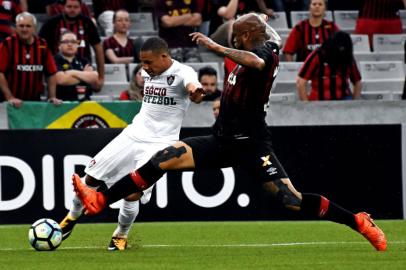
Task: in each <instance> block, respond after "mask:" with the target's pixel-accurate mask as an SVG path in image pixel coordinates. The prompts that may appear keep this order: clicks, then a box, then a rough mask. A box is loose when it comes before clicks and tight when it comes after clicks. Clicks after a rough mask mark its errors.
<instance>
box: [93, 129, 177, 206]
mask: <svg viewBox="0 0 406 270" xmlns="http://www.w3.org/2000/svg"><path fill="white" fill-rule="evenodd" d="M172 143H173V142H165V143H161V142H160V143H157V142H145V141H138V140H135V139H133V138H130V137H128V136H127V135H126V134H125V132H121V133H120V134H119V135H118V136H117V137H115V138H114V139H113V140H112V141H111V142H110V143H109V144H107V145H106V146H105V147H104V148H103V149H102V150H101V151H100V152H99V153H97V155H96V156H95V157H94V158H93V159H92V160H91V161H90V163H89V164H88V165H87V167H86V169H85V173H86V174H88V175H89V176H91V177H93V178H95V179H97V180H100V181H103V182H105V184H106V185H107V187H108V188H110V187H111V186H112V185H113V184H114V183H116V182H117V181H118V180H120V179H121V178H123V177H124V176H125V175H127V174H129V173H130V172H131V171H132V170H135V169H138V168H139V167H141V166H142V165H144V164H145V163H146V162H147V161H148V160H149V159H150V158H151V157H152V156H153V155H154V154H155V153H156V152H158V151H159V150H162V149H164V148H166V147H168V146H170V145H171V144H172ZM151 191H152V187H151V188H148V189H147V190H145V191H144V196H143V197H146V198H148V199H149V197H151ZM146 198H143V199H146ZM143 201H144V200H143Z"/></svg>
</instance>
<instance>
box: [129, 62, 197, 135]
mask: <svg viewBox="0 0 406 270" xmlns="http://www.w3.org/2000/svg"><path fill="white" fill-rule="evenodd" d="M172 61H173V64H172V66H171V67H170V68H169V69H167V70H166V71H164V72H163V73H162V74H161V75H158V76H155V77H151V76H149V75H148V74H147V73H146V72H145V71H144V70H143V71H142V73H141V76H142V77H143V78H144V81H145V82H144V98H143V101H142V106H141V110H140V112H139V113H138V114H137V115H136V116H135V117H134V119H133V121H132V123H131V124H130V125H129V126H128V127H127V128H126V129H125V133H126V134H127V136H129V137H130V138H134V139H137V140H142V141H146V142H162V141H176V140H178V139H179V133H180V128H181V126H182V120H183V118H184V116H185V113H186V111H187V109H188V107H189V104H190V100H189V93H188V92H187V91H186V85H187V84H189V83H194V84H198V85H199V84H200V83H199V80H198V78H197V74H196V72H195V71H194V70H193V68H191V67H189V66H186V65H184V64H181V63H179V62H178V61H176V60H172Z"/></svg>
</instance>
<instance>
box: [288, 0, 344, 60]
mask: <svg viewBox="0 0 406 270" xmlns="http://www.w3.org/2000/svg"><path fill="white" fill-rule="evenodd" d="M326 8H327V6H326V0H312V1H310V5H309V11H310V14H309V15H310V16H309V19H307V20H303V21H301V22H299V23H298V24H297V25H295V26H294V27H293V29H292V31H291V32H290V33H289V36H288V38H287V40H286V44H285V46H284V48H283V53H284V55H285V58H286V60H287V61H294V55H295V54H296V61H297V62H302V61H304V60H305V59H306V57H307V56H308V55H309V54H310V53H311V52H312V51H314V50H316V49H317V48H319V47H320V46H321V44H322V43H323V42H324V41H325V40H326V39H327V38H328V37H329V36H331V35H332V34H334V33H335V32H336V31H338V27H337V25H336V24H335V23H334V22H331V21H328V20H325V19H324V16H325V13H326Z"/></svg>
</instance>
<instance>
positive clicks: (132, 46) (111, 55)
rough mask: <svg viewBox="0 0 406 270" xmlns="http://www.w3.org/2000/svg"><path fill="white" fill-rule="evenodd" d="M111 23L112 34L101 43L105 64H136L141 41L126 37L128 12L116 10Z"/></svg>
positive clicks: (128, 24) (128, 23)
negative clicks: (112, 24)
mask: <svg viewBox="0 0 406 270" xmlns="http://www.w3.org/2000/svg"><path fill="white" fill-rule="evenodd" d="M113 23H114V34H113V35H112V36H111V37H109V38H107V39H105V40H104V42H103V49H104V53H105V56H106V63H107V64H109V63H116V64H129V63H138V62H139V61H140V59H139V57H138V54H139V52H140V48H141V45H142V40H141V39H140V38H137V39H135V40H132V39H131V38H129V37H128V36H127V32H128V29H129V28H130V23H131V21H130V14H129V13H128V11H126V10H124V9H120V10H117V11H116V12H115V13H114V16H113Z"/></svg>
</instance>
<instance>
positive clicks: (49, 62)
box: [45, 48, 58, 76]
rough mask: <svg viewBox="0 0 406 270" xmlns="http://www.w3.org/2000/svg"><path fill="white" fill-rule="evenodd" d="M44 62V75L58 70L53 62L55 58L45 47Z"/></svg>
mask: <svg viewBox="0 0 406 270" xmlns="http://www.w3.org/2000/svg"><path fill="white" fill-rule="evenodd" d="M46 54H47V56H46V60H45V61H46V62H45V75H47V76H51V75H54V74H55V73H56V72H58V69H57V67H56V64H55V59H54V57H53V56H52V53H51V51H50V50H49V49H48V48H47V50H46Z"/></svg>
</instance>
